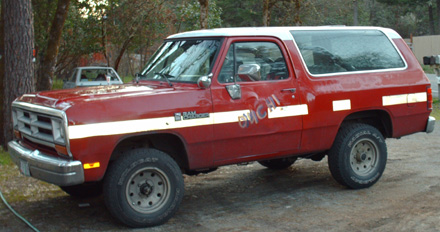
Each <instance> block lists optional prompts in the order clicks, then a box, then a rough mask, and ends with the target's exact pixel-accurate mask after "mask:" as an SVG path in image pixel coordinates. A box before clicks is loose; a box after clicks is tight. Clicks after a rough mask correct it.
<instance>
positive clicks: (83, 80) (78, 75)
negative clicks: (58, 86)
mask: <svg viewBox="0 0 440 232" xmlns="http://www.w3.org/2000/svg"><path fill="white" fill-rule="evenodd" d="M116 84H123V82H122V80H121V78H120V77H119V75H118V73H117V72H116V71H115V70H114V69H113V68H112V67H99V66H87V67H77V68H75V70H74V71H73V74H72V76H71V77H70V78H69V79H67V80H65V81H64V84H63V89H71V88H76V87H88V86H99V85H116Z"/></svg>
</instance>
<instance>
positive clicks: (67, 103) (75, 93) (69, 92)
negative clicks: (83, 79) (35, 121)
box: [17, 84, 177, 111]
mask: <svg viewBox="0 0 440 232" xmlns="http://www.w3.org/2000/svg"><path fill="white" fill-rule="evenodd" d="M176 91H177V90H176V88H172V87H169V86H161V85H155V86H153V85H135V84H126V85H110V86H95V87H85V88H74V89H63V90H55V91H44V92H37V93H31V94H24V95H23V96H21V97H20V98H18V99H17V100H18V101H21V102H27V103H32V104H37V105H42V106H47V107H51V108H56V109H60V110H63V111H66V110H67V109H68V108H70V107H71V106H73V105H75V104H79V103H83V102H92V101H102V100H106V99H115V98H123V97H129V96H145V95H153V94H163V93H169V92H176Z"/></svg>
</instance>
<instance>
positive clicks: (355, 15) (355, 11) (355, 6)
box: [353, 0, 359, 26]
mask: <svg viewBox="0 0 440 232" xmlns="http://www.w3.org/2000/svg"><path fill="white" fill-rule="evenodd" d="M358 15H359V14H358V1H357V0H353V26H357V25H359V21H358Z"/></svg>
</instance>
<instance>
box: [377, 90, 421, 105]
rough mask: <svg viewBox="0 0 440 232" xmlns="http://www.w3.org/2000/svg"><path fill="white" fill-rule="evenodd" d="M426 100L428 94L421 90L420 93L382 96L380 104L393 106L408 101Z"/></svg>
mask: <svg viewBox="0 0 440 232" xmlns="http://www.w3.org/2000/svg"><path fill="white" fill-rule="evenodd" d="M427 100H428V96H427V94H426V92H421V93H410V94H399V95H390V96H383V97H382V104H383V106H393V105H400V104H408V103H417V102H426V101H427Z"/></svg>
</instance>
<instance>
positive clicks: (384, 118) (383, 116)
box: [342, 110, 393, 138]
mask: <svg viewBox="0 0 440 232" xmlns="http://www.w3.org/2000/svg"><path fill="white" fill-rule="evenodd" d="M353 122H357V123H365V124H368V125H371V126H373V127H375V128H377V129H378V130H379V131H380V132H381V133H382V135H383V136H384V137H385V138H391V137H392V136H393V125H392V121H391V117H390V115H389V114H388V113H387V112H386V111H383V110H369V111H361V112H355V113H352V114H350V115H348V116H347V117H346V118H345V119H344V121H343V122H342V123H353Z"/></svg>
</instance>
